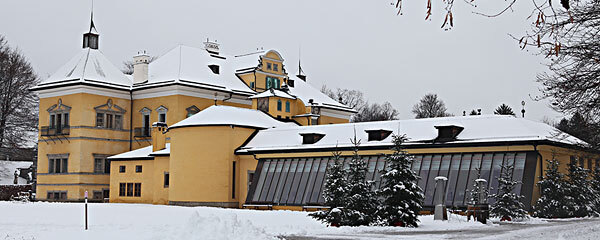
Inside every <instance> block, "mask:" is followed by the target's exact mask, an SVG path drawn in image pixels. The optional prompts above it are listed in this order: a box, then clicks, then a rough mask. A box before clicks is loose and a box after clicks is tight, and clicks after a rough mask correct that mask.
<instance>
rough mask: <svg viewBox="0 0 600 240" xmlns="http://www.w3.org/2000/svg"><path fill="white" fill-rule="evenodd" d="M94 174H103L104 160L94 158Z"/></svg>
mask: <svg viewBox="0 0 600 240" xmlns="http://www.w3.org/2000/svg"><path fill="white" fill-rule="evenodd" d="M94 172H95V173H104V159H102V158H94Z"/></svg>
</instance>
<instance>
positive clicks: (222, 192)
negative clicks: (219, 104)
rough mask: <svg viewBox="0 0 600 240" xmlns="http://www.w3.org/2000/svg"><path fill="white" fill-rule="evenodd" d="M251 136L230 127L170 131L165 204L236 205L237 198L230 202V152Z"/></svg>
mask: <svg viewBox="0 0 600 240" xmlns="http://www.w3.org/2000/svg"><path fill="white" fill-rule="evenodd" d="M253 132H254V130H253V129H249V128H242V127H230V126H204V127H202V126H196V127H184V128H175V129H171V130H170V133H171V137H172V138H171V156H170V162H169V165H170V167H169V169H170V173H171V174H170V178H171V179H170V182H171V183H170V186H169V201H176V202H203V203H229V204H232V203H235V204H236V205H237V204H238V202H239V196H236V198H235V199H233V198H231V197H232V196H231V195H232V189H231V185H232V165H233V164H232V163H233V161H235V160H237V158H236V156H235V155H234V150H235V149H236V148H238V147H239V146H241V145H242V143H243V142H244V141H246V139H247V138H248V137H249V136H250V135H251V134H252V133H253ZM238 169H243V168H239V167H238ZM238 171H239V170H238ZM237 176H239V174H237ZM238 179H239V178H238ZM238 181H239V180H238ZM236 189H239V184H236ZM236 195H239V194H236Z"/></svg>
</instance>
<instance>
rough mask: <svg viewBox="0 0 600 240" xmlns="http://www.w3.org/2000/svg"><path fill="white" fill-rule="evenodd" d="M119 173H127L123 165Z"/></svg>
mask: <svg viewBox="0 0 600 240" xmlns="http://www.w3.org/2000/svg"><path fill="white" fill-rule="evenodd" d="M119 172H120V173H124V172H125V166H123V165H121V166H119Z"/></svg>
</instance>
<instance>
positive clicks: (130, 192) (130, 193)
mask: <svg viewBox="0 0 600 240" xmlns="http://www.w3.org/2000/svg"><path fill="white" fill-rule="evenodd" d="M127 196H128V197H132V196H133V183H127Z"/></svg>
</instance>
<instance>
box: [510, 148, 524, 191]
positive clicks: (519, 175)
mask: <svg viewBox="0 0 600 240" xmlns="http://www.w3.org/2000/svg"><path fill="white" fill-rule="evenodd" d="M525 157H526V153H517V156H516V157H515V169H514V171H513V180H515V181H520V182H523V170H524V169H525ZM522 185H523V184H518V185H517V186H516V187H515V193H517V194H521V187H522Z"/></svg>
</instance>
